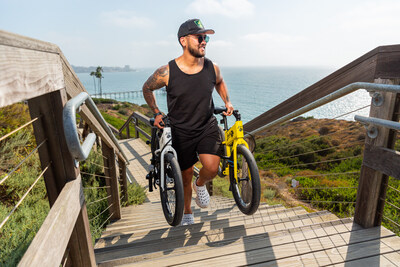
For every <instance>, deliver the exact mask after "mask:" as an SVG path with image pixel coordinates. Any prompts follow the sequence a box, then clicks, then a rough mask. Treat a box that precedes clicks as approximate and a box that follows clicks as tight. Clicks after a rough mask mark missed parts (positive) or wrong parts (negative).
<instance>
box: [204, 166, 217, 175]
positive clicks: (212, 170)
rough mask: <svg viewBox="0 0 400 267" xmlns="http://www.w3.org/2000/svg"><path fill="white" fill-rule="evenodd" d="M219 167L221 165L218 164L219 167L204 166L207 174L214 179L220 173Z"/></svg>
mask: <svg viewBox="0 0 400 267" xmlns="http://www.w3.org/2000/svg"><path fill="white" fill-rule="evenodd" d="M218 166H219V164H217V165H216V164H209V165H206V166H204V165H203V168H204V169H205V170H206V171H207V173H208V174H209V175H210V176H212V177H211V178H214V177H215V176H216V175H217V173H218Z"/></svg>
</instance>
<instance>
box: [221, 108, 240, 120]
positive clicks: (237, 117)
mask: <svg viewBox="0 0 400 267" xmlns="http://www.w3.org/2000/svg"><path fill="white" fill-rule="evenodd" d="M226 111H227V108H226V107H215V108H214V114H215V115H218V114H221V116H222V117H225V115H224V114H222V112H226ZM232 114H233V116H235V118H236V120H237V121H240V120H241V119H242V116H241V115H240V113H239V110H234V111H233V113H232Z"/></svg>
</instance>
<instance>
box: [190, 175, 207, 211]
mask: <svg viewBox="0 0 400 267" xmlns="http://www.w3.org/2000/svg"><path fill="white" fill-rule="evenodd" d="M196 182H197V179H196V180H194V182H193V189H194V191H196V194H197V196H196V204H197V206H199V207H200V208H207V207H208V204H210V194H208V191H207V188H206V186H205V185H203V186H198V185H196Z"/></svg>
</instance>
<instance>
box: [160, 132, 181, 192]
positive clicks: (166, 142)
mask: <svg viewBox="0 0 400 267" xmlns="http://www.w3.org/2000/svg"><path fill="white" fill-rule="evenodd" d="M157 131H159V130H157ZM159 147H160V148H159V149H157V150H156V151H154V155H155V156H156V157H157V158H158V159H159V161H160V180H161V181H160V187H161V189H162V190H164V186H165V184H164V166H165V164H164V156H165V154H166V153H173V154H174V156H175V158H176V159H178V155H177V154H176V151H175V149H174V148H173V147H172V134H171V127H164V129H163V133H162V135H161V137H160V139H159Z"/></svg>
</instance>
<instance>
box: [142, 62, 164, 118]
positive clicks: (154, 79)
mask: <svg viewBox="0 0 400 267" xmlns="http://www.w3.org/2000/svg"><path fill="white" fill-rule="evenodd" d="M168 74H169V70H168V66H162V67H160V68H159V69H157V70H156V71H155V72H154V73H153V74H152V75H151V76H150V77H149V78H148V79H147V81H146V82H145V83H144V85H143V89H142V90H143V96H144V99H145V100H146V102H147V104H148V105H149V107H150V108H151V110H152V111H153V112H154V113H157V112H160V110H159V109H158V106H157V103H156V98H155V97H154V94H153V91H154V90H157V89H160V88H162V87H164V86H165V85H166V82H165V78H166V77H167V75H168Z"/></svg>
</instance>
